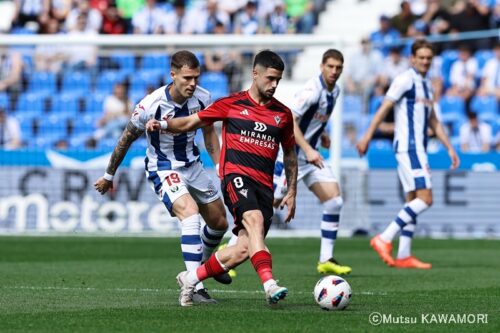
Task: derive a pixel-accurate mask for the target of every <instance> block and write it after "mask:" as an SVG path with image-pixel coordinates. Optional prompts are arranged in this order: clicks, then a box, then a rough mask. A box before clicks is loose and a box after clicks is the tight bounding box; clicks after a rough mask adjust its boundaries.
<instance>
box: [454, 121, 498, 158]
mask: <svg viewBox="0 0 500 333" xmlns="http://www.w3.org/2000/svg"><path fill="white" fill-rule="evenodd" d="M467 119H468V121H467V122H466V123H465V124H463V125H462V126H461V127H460V150H461V151H463V152H471V153H481V152H483V153H485V152H488V151H490V147H491V144H492V143H493V137H492V133H491V132H492V131H491V126H490V125H488V124H486V123H484V122H480V121H479V120H478V119H477V115H476V113H474V112H468V113H467Z"/></svg>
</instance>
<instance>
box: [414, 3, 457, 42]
mask: <svg viewBox="0 0 500 333" xmlns="http://www.w3.org/2000/svg"><path fill="white" fill-rule="evenodd" d="M421 20H422V21H423V22H425V23H426V24H427V26H428V27H429V30H430V33H431V34H446V33H448V32H449V31H450V20H451V15H450V13H449V12H448V10H446V8H444V7H443V5H442V3H441V0H428V6H427V10H426V12H425V13H424V15H423V16H422V18H421Z"/></svg>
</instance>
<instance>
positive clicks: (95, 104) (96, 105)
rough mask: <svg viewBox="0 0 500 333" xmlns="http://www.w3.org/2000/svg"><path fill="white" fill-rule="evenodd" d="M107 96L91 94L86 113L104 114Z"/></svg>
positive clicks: (88, 97) (87, 101) (87, 100)
mask: <svg viewBox="0 0 500 333" xmlns="http://www.w3.org/2000/svg"><path fill="white" fill-rule="evenodd" d="M106 96H107V94H98V93H94V94H90V95H89V96H87V99H86V101H85V102H86V110H85V112H87V113H89V114H98V115H102V114H103V103H104V99H105V98H106Z"/></svg>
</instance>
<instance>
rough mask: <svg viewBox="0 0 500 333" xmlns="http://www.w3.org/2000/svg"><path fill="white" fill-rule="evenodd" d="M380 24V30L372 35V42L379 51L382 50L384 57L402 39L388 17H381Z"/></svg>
mask: <svg viewBox="0 0 500 333" xmlns="http://www.w3.org/2000/svg"><path fill="white" fill-rule="evenodd" d="M379 22H380V26H379V29H378V30H377V31H375V32H373V33H372V34H371V35H370V41H371V42H372V44H373V45H374V47H375V48H376V49H377V50H380V51H381V52H382V54H383V55H384V56H387V55H388V54H389V50H390V48H391V47H392V46H394V44H395V43H396V41H397V40H398V39H399V38H400V34H399V32H398V31H397V30H396V29H394V28H393V27H391V22H390V20H389V18H388V17H387V16H385V15H382V16H380V20H379Z"/></svg>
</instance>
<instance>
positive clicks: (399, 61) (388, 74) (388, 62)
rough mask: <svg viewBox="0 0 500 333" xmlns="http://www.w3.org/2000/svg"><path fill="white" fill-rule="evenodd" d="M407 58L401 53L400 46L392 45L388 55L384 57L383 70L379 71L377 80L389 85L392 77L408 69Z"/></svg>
mask: <svg viewBox="0 0 500 333" xmlns="http://www.w3.org/2000/svg"><path fill="white" fill-rule="evenodd" d="M409 66H410V63H409V62H408V59H406V58H405V57H403V56H402V55H401V47H392V48H391V51H390V52H389V56H388V57H387V58H385V60H384V65H383V66H382V68H383V70H382V71H380V74H379V77H378V81H379V83H380V84H382V85H384V86H389V85H390V84H391V82H392V80H394V78H395V77H396V76H397V75H399V74H401V73H403V72H404V71H405V70H407V69H408V67H409Z"/></svg>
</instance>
